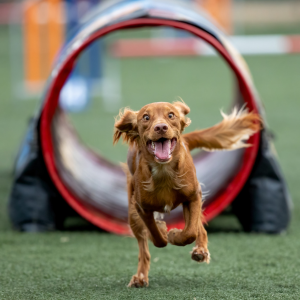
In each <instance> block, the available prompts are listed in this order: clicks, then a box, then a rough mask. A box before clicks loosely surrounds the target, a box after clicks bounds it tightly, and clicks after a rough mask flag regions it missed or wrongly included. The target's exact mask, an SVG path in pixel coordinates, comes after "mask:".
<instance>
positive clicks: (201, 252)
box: [191, 215, 210, 263]
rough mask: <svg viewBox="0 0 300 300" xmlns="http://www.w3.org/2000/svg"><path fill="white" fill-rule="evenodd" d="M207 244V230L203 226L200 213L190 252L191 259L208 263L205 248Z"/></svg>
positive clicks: (207, 254) (207, 253)
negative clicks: (194, 242) (195, 235)
mask: <svg viewBox="0 0 300 300" xmlns="http://www.w3.org/2000/svg"><path fill="white" fill-rule="evenodd" d="M207 244H208V240H207V232H206V230H205V228H204V226H203V223H202V215H201V218H199V221H198V234H197V238H196V245H195V247H194V248H193V250H192V252H191V254H192V259H193V260H195V261H197V262H200V263H201V262H206V263H209V261H210V253H209V251H208V249H207Z"/></svg>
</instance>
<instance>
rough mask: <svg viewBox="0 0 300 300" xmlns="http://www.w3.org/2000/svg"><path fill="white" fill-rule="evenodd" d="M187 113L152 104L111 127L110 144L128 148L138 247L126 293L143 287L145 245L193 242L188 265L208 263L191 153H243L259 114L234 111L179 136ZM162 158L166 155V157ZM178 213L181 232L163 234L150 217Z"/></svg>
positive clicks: (147, 263)
mask: <svg viewBox="0 0 300 300" xmlns="http://www.w3.org/2000/svg"><path fill="white" fill-rule="evenodd" d="M189 112H190V109H189V107H188V106H187V105H186V104H185V103H183V102H175V103H173V104H171V103H167V102H158V103H152V104H148V105H146V106H144V107H143V108H142V109H141V110H140V111H132V110H130V109H128V108H125V109H124V110H123V111H121V112H120V114H119V116H118V117H117V118H116V121H115V132H114V137H113V140H114V143H117V142H118V141H119V139H120V138H121V137H122V138H123V140H124V141H125V142H127V143H128V144H129V151H128V160H127V166H126V165H125V166H126V167H125V166H123V167H124V170H125V172H126V175H127V189H128V202H129V212H128V214H129V215H128V216H129V224H130V227H131V229H132V232H133V234H134V236H135V237H136V239H137V241H138V245H139V262H138V270H137V273H136V275H134V276H133V277H132V279H131V281H130V282H129V285H128V286H130V287H143V286H147V285H148V272H149V269H150V253H149V248H148V239H150V240H151V241H152V242H153V244H154V245H155V246H156V247H165V246H167V244H168V243H170V244H173V245H178V246H185V245H187V244H191V243H193V242H194V241H196V245H195V247H194V248H193V250H192V252H191V253H192V259H193V260H195V261H197V262H207V263H209V261H210V254H209V251H208V248H207V243H208V241H207V233H206V230H205V228H204V226H203V224H202V223H203V216H202V208H201V205H202V192H201V187H200V184H199V182H198V180H197V177H196V170H195V166H194V164H193V160H192V156H191V154H190V151H191V150H192V149H194V148H203V149H205V150H209V151H215V150H233V149H238V148H242V147H248V146H250V145H249V144H247V143H246V141H247V139H248V137H249V136H251V135H252V134H254V133H256V132H257V131H259V130H260V128H261V119H260V117H259V115H258V114H255V113H249V112H248V111H247V110H240V111H238V110H237V109H234V110H233V112H232V114H230V115H225V114H223V113H222V114H223V121H222V122H220V123H219V124H217V125H215V126H213V127H211V128H208V129H204V130H199V131H194V132H191V133H188V134H182V132H183V130H184V129H185V127H187V126H188V125H189V124H190V122H191V121H190V119H189V118H187V117H186V115H187V114H188V113H189ZM166 152H168V153H167V154H166ZM178 205H182V207H183V215H184V219H185V228H184V229H183V230H179V229H171V230H170V231H169V232H168V231H167V227H166V223H165V222H163V221H158V220H155V218H154V213H155V212H158V213H166V212H170V211H171V210H172V209H174V208H176V207H177V206H178Z"/></svg>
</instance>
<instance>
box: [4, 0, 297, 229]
mask: <svg viewBox="0 0 300 300" xmlns="http://www.w3.org/2000/svg"><path fill="white" fill-rule="evenodd" d="M159 26H164V27H172V28H176V29H181V30H184V31H187V32H189V33H191V34H192V35H194V36H195V37H197V38H199V39H201V40H203V41H205V42H206V43H208V44H209V45H211V46H212V47H213V48H214V49H215V50H216V51H217V53H218V54H219V55H220V56H221V57H222V58H223V59H224V61H225V62H226V64H227V66H228V68H230V70H231V71H232V73H233V74H234V77H235V81H236V94H235V97H234V99H233V101H232V106H238V107H242V106H246V107H247V108H248V109H249V110H250V111H255V112H258V113H260V114H261V115H262V117H263V118H264V113H263V108H262V104H261V102H260V100H259V98H258V94H257V92H256V90H255V87H254V85H253V82H252V80H251V75H250V74H249V71H248V68H247V66H246V64H245V62H244V60H243V59H242V58H241V56H240V55H239V54H238V53H237V51H236V50H235V49H234V48H233V47H232V45H231V44H230V43H229V41H228V39H227V38H226V36H225V35H224V34H223V33H222V32H221V31H220V30H219V29H218V28H217V27H216V26H215V25H214V24H213V23H212V22H211V21H210V20H209V18H207V17H206V15H205V14H204V13H203V14H201V12H198V11H195V10H194V9H193V8H192V7H190V6H187V5H185V4H182V3H179V2H176V1H147V0H136V1H108V2H106V3H104V4H103V5H100V6H99V7H98V8H97V9H95V10H94V12H93V13H92V15H90V16H89V18H87V19H86V20H85V21H84V22H83V23H82V24H81V26H80V28H79V29H78V31H77V33H76V34H75V35H74V36H73V38H72V39H71V40H70V41H69V42H68V44H66V45H65V46H64V47H63V49H62V50H61V52H60V54H59V57H58V59H57V61H56V63H55V65H54V68H53V70H52V72H51V76H50V78H49V80H48V82H47V87H46V89H45V93H44V96H43V102H42V105H41V107H40V110H39V113H38V114H37V116H36V118H35V119H34V120H33V121H32V122H31V125H30V128H29V130H28V133H27V136H26V138H25V140H24V141H23V144H22V147H21V151H20V155H19V157H18V160H17V163H16V168H15V179H14V184H13V187H12V192H11V196H10V204H9V213H10V217H11V220H12V223H13V225H14V226H15V228H17V229H19V230H23V231H41V230H51V229H56V228H58V229H60V228H61V227H62V226H61V224H62V223H63V220H64V218H66V217H67V214H68V213H67V212H68V208H66V207H67V206H68V207H69V206H70V207H71V208H72V209H73V210H75V211H76V212H77V213H78V214H79V215H80V216H82V217H83V218H85V219H86V220H88V221H89V222H91V223H93V224H94V225H96V226H98V227H99V228H101V229H104V230H106V231H109V232H112V233H116V234H124V235H126V234H130V230H129V227H128V224H127V191H126V178H125V175H124V173H123V172H122V170H121V167H120V166H118V165H114V164H112V163H111V162H109V161H108V160H106V159H105V158H104V157H101V156H100V155H98V154H97V153H95V152H94V151H92V150H90V149H89V148H87V147H86V146H85V145H84V144H82V143H81V141H80V139H79V138H78V136H77V134H76V132H75V129H74V127H73V125H72V124H71V123H70V122H69V120H68V118H67V117H66V116H65V112H64V111H63V110H62V109H61V108H60V106H59V97H60V92H61V90H62V88H63V86H64V84H65V82H66V80H67V78H68V76H69V74H70V73H71V71H72V69H73V67H74V66H75V63H76V60H77V59H78V57H79V55H80V54H81V53H82V51H83V50H84V49H86V48H87V47H88V46H89V45H90V44H91V43H93V42H94V41H96V40H97V39H101V38H102V37H104V36H106V35H107V34H109V33H112V32H114V31H118V30H126V29H132V28H141V27H159ZM199 72H200V71H199ZM249 143H251V144H252V145H253V146H252V147H250V148H246V149H242V150H237V151H232V152H210V153H208V152H201V153H199V154H197V155H196V156H195V157H194V163H195V166H196V170H197V177H198V179H199V182H201V183H203V184H204V187H205V190H207V191H209V193H208V195H207V196H206V198H205V201H204V204H203V207H204V214H205V217H206V220H207V221H210V220H211V219H213V218H214V217H215V216H217V215H218V214H220V213H221V212H222V211H223V210H224V209H225V208H226V207H228V206H229V205H232V208H233V212H234V213H235V214H236V215H237V217H238V219H239V221H240V222H241V224H242V226H243V228H244V230H246V231H258V232H270V233H279V232H282V231H283V230H285V229H286V228H287V225H288V223H289V219H290V206H291V205H290V203H291V200H290V197H289V194H288V191H287V188H286V184H285V182H284V179H283V177H282V174H281V171H280V168H279V165H278V163H277V161H276V158H275V156H274V154H273V152H272V151H271V147H270V141H269V138H268V129H267V128H265V129H264V130H263V131H262V132H261V133H258V134H256V135H254V136H252V137H251V138H250V140H249ZM25 148H26V149H27V150H26V151H25V152H26V153H25V154H24V149H25ZM66 203H67V204H68V205H67V206H66ZM166 221H167V224H168V227H169V228H173V227H176V228H183V227H184V221H183V216H182V211H181V208H177V209H175V210H174V211H172V212H171V214H170V215H167V216H166ZM59 224H60V225H59Z"/></svg>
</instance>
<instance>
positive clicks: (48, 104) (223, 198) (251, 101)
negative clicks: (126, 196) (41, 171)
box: [40, 18, 260, 235]
mask: <svg viewBox="0 0 300 300" xmlns="http://www.w3.org/2000/svg"><path fill="white" fill-rule="evenodd" d="M142 26H168V27H173V28H177V29H182V30H185V31H188V32H190V33H192V34H195V35H196V36H198V37H199V38H201V39H203V40H204V41H206V42H207V43H209V44H210V45H211V46H212V47H213V48H214V49H215V50H217V51H218V53H219V54H220V55H221V56H222V57H223V58H224V60H225V61H226V62H227V63H228V65H229V67H230V68H231V69H232V71H233V72H234V73H235V75H236V77H237V79H238V80H239V83H240V86H241V87H242V88H241V93H242V95H243V98H244V100H245V102H246V103H247V104H248V107H249V108H250V110H253V111H255V112H258V108H257V105H256V102H255V97H254V94H253V92H252V90H251V87H250V86H249V84H248V83H247V81H246V79H245V78H244V76H243V74H242V73H241V71H240V70H239V68H238V67H237V65H236V63H235V62H234V60H233V59H232V58H231V57H230V55H229V54H228V52H227V51H226V49H225V48H224V47H223V45H222V44H221V43H220V42H219V41H218V40H217V39H216V38H214V37H213V36H211V35H209V34H208V33H207V32H205V31H203V30H201V29H199V28H198V27H195V26H193V25H191V24H187V23H183V22H180V21H174V20H166V19H155V18H151V19H150V18H140V19H133V20H128V21H123V22H120V23H117V24H114V25H110V26H107V27H105V28H102V29H100V30H98V31H96V32H95V33H94V34H92V35H91V36H90V37H89V38H88V39H87V40H86V41H85V42H84V43H83V44H82V45H81V46H80V47H79V48H78V49H77V50H76V51H74V52H73V53H72V55H71V56H69V57H68V59H67V60H66V61H65V62H64V63H63V66H62V68H61V70H60V72H59V74H58V75H57V76H56V77H55V78H54V80H53V82H52V83H51V85H50V87H49V89H48V91H47V94H46V96H45V102H44V107H43V110H42V114H41V122H40V136H41V147H42V153H43V156H44V160H45V164H46V167H47V169H48V172H49V174H50V177H51V178H52V180H53V182H54V184H55V186H56V187H57V189H58V191H59V192H60V193H61V195H62V196H63V197H64V199H65V200H66V201H67V203H68V204H69V205H70V206H71V207H72V208H73V209H74V210H75V211H77V212H78V213H79V214H80V215H81V216H82V217H84V218H85V219H86V220H88V221H89V222H91V223H93V224H94V225H96V226H98V227H99V228H102V229H104V230H106V231H109V232H112V233H116V234H123V235H127V234H131V231H130V229H129V226H128V225H127V224H126V223H122V222H120V221H118V220H115V219H112V218H108V217H106V216H104V215H103V216H101V215H99V214H98V215H97V216H95V214H94V213H93V212H92V211H90V210H88V208H87V207H86V206H85V205H83V204H82V203H81V202H80V200H79V199H77V198H76V196H74V195H73V194H72V193H71V192H70V191H69V190H68V188H67V187H66V185H65V184H64V183H63V182H62V180H61V179H60V176H59V173H58V170H57V168H56V165H55V160H54V149H53V144H52V134H51V122H52V118H53V115H54V112H55V109H56V107H57V104H58V96H59V92H60V88H59V89H58V88H57V86H58V85H61V86H62V85H63V83H64V82H65V80H66V78H67V76H66V75H63V74H62V73H63V71H66V72H67V74H68V73H69V72H68V67H69V65H70V63H72V62H73V61H74V60H75V59H76V57H77V56H78V54H79V53H80V52H81V51H82V50H83V49H84V48H86V47H87V46H88V45H89V44H90V43H92V42H93V41H94V40H96V39H98V38H100V37H102V36H104V35H106V34H108V33H110V32H113V31H116V30H120V29H125V28H129V27H142ZM69 71H70V70H69ZM62 77H64V78H62ZM61 83H62V84H61ZM54 100H55V101H54ZM250 142H251V143H252V145H253V146H252V147H251V148H247V149H246V150H245V152H244V156H243V165H242V167H241V169H240V170H239V171H238V173H237V174H236V176H235V177H234V178H233V180H232V181H231V182H230V184H229V185H228V187H227V188H226V190H224V191H223V192H222V193H221V194H220V195H219V196H218V197H217V198H216V199H215V200H214V201H213V202H212V203H210V204H209V205H208V206H207V207H206V209H205V212H204V214H205V217H206V221H210V220H211V219H212V218H214V217H215V216H217V215H218V214H219V213H221V212H222V211H223V210H224V209H225V208H226V207H227V206H228V205H229V204H230V203H231V202H232V201H233V200H234V198H235V197H236V196H237V195H238V193H239V192H240V190H241V189H242V187H243V186H244V184H245V182H246V180H247V178H248V176H249V175H250V172H251V170H252V167H253V165H254V162H255V159H256V156H257V152H258V148H259V143H260V134H259V133H257V134H255V135H254V136H252V137H251V140H250ZM173 227H176V228H183V227H184V222H178V223H174V224H171V225H170V226H169V228H173Z"/></svg>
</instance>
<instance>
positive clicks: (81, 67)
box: [60, 0, 103, 112]
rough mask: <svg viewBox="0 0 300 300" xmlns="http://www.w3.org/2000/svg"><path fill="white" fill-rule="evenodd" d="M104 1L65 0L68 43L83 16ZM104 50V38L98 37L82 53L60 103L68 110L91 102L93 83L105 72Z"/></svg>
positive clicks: (97, 81)
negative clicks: (98, 38) (103, 64)
mask: <svg viewBox="0 0 300 300" xmlns="http://www.w3.org/2000/svg"><path fill="white" fill-rule="evenodd" d="M100 2H101V0H100V1H99V0H84V1H83V0H65V5H66V9H65V12H66V20H67V23H66V36H67V38H66V44H67V43H68V42H69V41H70V40H71V39H72V38H73V36H74V34H75V33H76V32H77V28H79V25H80V20H81V18H82V17H83V16H84V15H85V14H88V13H89V12H91V11H92V9H93V8H94V7H96V6H97V5H98V4H99V3H100ZM102 54H103V41H102V40H97V41H96V42H94V43H93V44H91V45H90V46H89V47H88V48H87V50H86V51H85V52H84V53H83V54H82V55H81V56H80V58H79V60H78V62H77V65H76V66H75V68H74V70H73V72H72V73H71V75H70V77H69V79H68V81H67V82H66V84H65V86H64V88H63V90H62V92H61V95H60V104H61V107H62V108H63V109H64V110H65V111H70V112H80V111H82V110H84V109H85V108H86V107H87V106H88V105H89V103H90V101H91V97H92V90H93V86H94V85H95V84H97V83H99V81H100V79H101V78H102V76H103V71H102V70H103V68H102V67H103V66H102V59H101V58H102Z"/></svg>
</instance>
